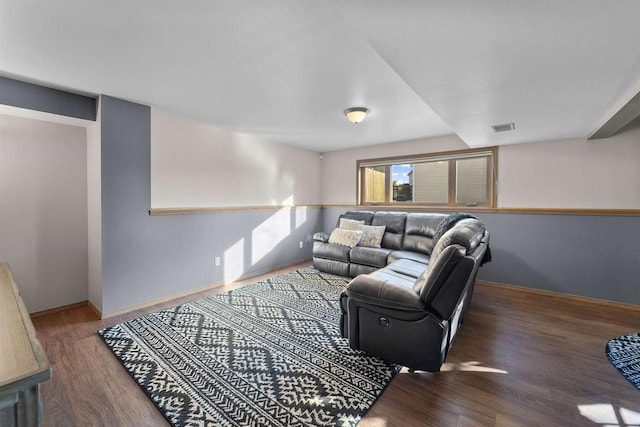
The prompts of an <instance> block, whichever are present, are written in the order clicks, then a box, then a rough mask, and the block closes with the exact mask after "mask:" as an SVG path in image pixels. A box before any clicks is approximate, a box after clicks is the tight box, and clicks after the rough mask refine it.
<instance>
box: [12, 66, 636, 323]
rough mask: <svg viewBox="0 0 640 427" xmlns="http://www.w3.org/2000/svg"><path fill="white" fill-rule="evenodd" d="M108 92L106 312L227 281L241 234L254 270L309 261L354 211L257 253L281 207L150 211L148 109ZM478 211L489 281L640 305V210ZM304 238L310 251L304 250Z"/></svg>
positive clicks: (60, 110)
mask: <svg viewBox="0 0 640 427" xmlns="http://www.w3.org/2000/svg"><path fill="white" fill-rule="evenodd" d="M7 80H11V79H6V78H0V82H1V84H3V86H2V87H0V94H2V96H0V103H5V104H8V105H15V106H20V107H23V108H33V109H36V110H41V111H44V107H43V105H46V106H48V107H46V108H47V111H48V112H52V113H55V114H63V115H64V114H66V115H71V116H74V117H77V115H74V114H72V113H69V111H70V110H73V108H72V107H70V106H68V105H67V103H69V102H71V103H73V102H75V101H71V100H70V99H69V98H67V97H66V96H62V97H60V96H58V95H59V94H58V92H61V91H53V92H51V91H52V90H50V89H47V88H42V87H40V86H36V85H30V86H23V85H20V84H14V83H11V84H9V87H10V88H11V90H15V92H11V93H12V95H11V96H10V97H8V96H7V95H6V92H4V90H5V88H6V87H7ZM26 85H28V84H26ZM18 88H22V89H24V90H18ZM33 91H36V94H35V95H34V93H33ZM38 91H41V92H39V93H37V92H38ZM63 93H64V92H63ZM36 95H37V96H36ZM69 95H71V96H72V97H75V96H77V95H72V94H69ZM41 96H42V97H45V98H46V101H42V100H41V99H40V97H41ZM104 98H105V103H104V106H103V108H105V109H106V110H105V111H103V112H102V113H101V115H102V119H103V120H104V123H103V125H102V126H103V130H102V157H103V158H102V171H103V172H102V178H103V183H102V191H103V206H102V210H103V239H104V241H103V251H104V254H103V268H104V276H103V290H102V291H103V297H104V304H103V306H102V307H98V308H99V309H101V310H102V311H103V312H104V313H106V314H108V313H110V312H113V311H117V310H121V309H124V308H126V307H129V306H132V305H136V304H139V303H143V302H146V301H149V300H153V299H156V298H161V297H164V296H168V295H172V294H176V293H179V292H183V291H188V290H190V289H194V288H197V287H199V286H203V285H206V284H210V283H216V282H220V281H222V280H224V279H225V277H226V276H225V268H226V266H225V265H223V266H221V267H219V268H214V267H213V266H212V264H213V259H212V258H213V257H214V256H220V257H223V258H224V253H225V252H226V251H227V250H229V249H230V248H238V242H243V244H242V245H241V246H242V247H241V250H240V253H242V258H243V259H242V260H241V262H240V264H241V270H242V271H243V272H244V273H245V274H252V273H258V272H261V271H264V270H268V269H270V268H273V267H276V266H279V265H283V264H289V263H292V262H295V261H301V260H304V259H308V258H310V257H311V245H310V244H309V242H308V238H309V236H310V235H311V234H313V232H315V231H321V230H324V231H330V230H332V229H333V227H334V225H335V222H336V219H337V217H338V215H339V214H340V213H341V212H343V211H344V210H345V209H344V208H326V209H310V210H308V211H307V212H306V219H305V220H304V221H302V223H300V222H299V221H295V220H294V217H295V214H293V215H291V224H290V230H289V232H288V234H287V233H285V234H286V236H285V237H282V236H283V234H282V230H280V231H279V232H276V233H274V239H273V242H274V245H273V247H272V248H271V249H272V250H271V251H269V252H268V253H267V254H266V255H265V256H264V257H263V258H261V259H259V260H255V261H254V260H252V256H253V255H252V254H253V251H254V249H255V246H256V245H255V232H254V231H255V230H258V229H264V224H269V222H270V221H271V220H272V219H273V218H274V217H275V215H276V213H275V212H274V211H244V212H226V213H215V214H199V215H173V216H155V217H151V216H149V215H148V209H149V206H150V202H149V200H150V178H149V176H150V167H149V164H150V162H149V159H150V158H149V152H150V136H149V108H148V107H146V106H142V105H137V104H132V103H129V102H125V101H120V100H117V99H114V98H109V97H104ZM74 99H75V98H74ZM478 216H479V217H480V218H481V219H482V220H483V221H484V222H485V223H486V224H487V227H488V228H489V230H490V232H491V236H492V237H491V250H492V252H493V255H494V260H493V262H491V263H490V264H487V265H485V266H484V267H483V268H482V269H481V270H480V274H479V277H480V279H482V280H489V281H494V282H498V283H506V284H514V285H519V286H526V287H531V288H537V289H544V290H550V291H556V292H563V293H567V294H574V295H582V296H587V297H593V298H601V299H605V300H611V301H619V302H625V303H630V304H636V305H640V292H639V291H638V290H637V287H636V286H637V285H636V283H637V281H638V275H639V274H640V217H620V216H581V215H532V214H501V213H483V214H479V215H478ZM267 229H268V227H267ZM300 240H302V241H305V248H304V249H299V248H298V242H299V241H300ZM234 253H238V252H237V251H235V252H234ZM236 269H237V266H236Z"/></svg>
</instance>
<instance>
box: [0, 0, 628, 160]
mask: <svg viewBox="0 0 640 427" xmlns="http://www.w3.org/2000/svg"><path fill="white" fill-rule="evenodd" d="M0 74H2V75H5V76H9V77H14V78H18V79H22V80H26V81H33V82H41V83H44V84H46V85H49V86H53V87H59V88H66V89H70V90H73V91H77V92H79V93H88V94H100V93H103V94H108V95H111V96H115V97H120V98H124V99H128V100H132V101H135V102H140V103H143V104H146V105H150V106H152V107H153V108H157V109H160V110H164V111H167V112H171V113H175V114H178V115H182V116H185V117H191V118H194V119H198V120H201V121H205V122H208V123H211V124H213V125H216V126H218V127H222V128H227V129H231V130H235V131H238V132H243V133H245V132H246V133H253V134H257V135H259V136H263V137H266V138H269V139H271V140H274V141H279V142H284V143H287V144H292V145H297V146H300V147H303V148H307V149H311V150H314V151H318V152H326V151H332V150H339V149H344V148H350V147H356V146H365V145H371V144H379V143H385V142H393V141H401V140H409V139H416V138H424V137H430V136H437V135H443V134H450V133H456V134H457V135H458V136H459V137H460V138H462V140H463V141H465V142H466V143H467V144H468V145H469V146H471V147H480V146H486V145H502V144H511V143H520V142H531V141H541V140H551V139H561V138H570V137H586V136H587V135H588V134H589V133H590V132H591V131H593V130H594V129H595V128H597V127H598V126H599V125H600V124H602V123H603V122H604V121H605V120H606V119H608V118H609V116H611V115H612V114H613V113H615V111H616V109H617V108H619V107H620V106H621V103H624V102H625V101H626V100H628V99H629V98H630V97H631V96H633V95H634V94H635V93H637V92H638V91H639V90H640V0H616V1H610V0H546V1H542V0H528V1H515V0H502V1H498V0H484V1H477V0H468V1H458V0H455V1H401V0H384V1H376V0H329V1H321V0H316V1H305V0H287V1H283V0H270V1H257V0H256V1H252V0H245V1H240V0H239V1H229V0H206V1H193V0H183V1H113V0H105V1H103V0H95V1H60V0H49V1H29V0H20V1H6V0H0ZM352 106H365V107H367V108H369V109H370V110H371V112H370V114H369V116H368V117H367V118H366V120H365V121H363V122H362V123H360V124H358V125H353V124H351V123H349V122H348V121H347V120H346V118H345V117H344V115H343V110H344V109H346V108H348V107H352ZM509 122H514V123H515V125H516V130H514V131H512V132H505V133H500V134H494V133H493V132H492V130H491V125H495V124H502V123H509Z"/></svg>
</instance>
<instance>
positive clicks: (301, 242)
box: [300, 240, 304, 249]
mask: <svg viewBox="0 0 640 427" xmlns="http://www.w3.org/2000/svg"><path fill="white" fill-rule="evenodd" d="M303 246H304V242H303V241H302V240H300V249H302V247H303Z"/></svg>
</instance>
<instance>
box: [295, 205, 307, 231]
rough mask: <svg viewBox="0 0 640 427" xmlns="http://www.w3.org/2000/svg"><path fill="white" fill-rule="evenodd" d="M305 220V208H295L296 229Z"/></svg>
mask: <svg viewBox="0 0 640 427" xmlns="http://www.w3.org/2000/svg"><path fill="white" fill-rule="evenodd" d="M305 222H307V208H306V207H301V208H298V209H296V230H297V229H298V228H300V227H302V225H303V224H304V223H305Z"/></svg>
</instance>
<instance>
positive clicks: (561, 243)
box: [323, 208, 640, 305]
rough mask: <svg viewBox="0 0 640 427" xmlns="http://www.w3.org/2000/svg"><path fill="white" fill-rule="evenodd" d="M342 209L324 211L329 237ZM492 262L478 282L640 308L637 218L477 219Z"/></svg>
mask: <svg viewBox="0 0 640 427" xmlns="http://www.w3.org/2000/svg"><path fill="white" fill-rule="evenodd" d="M346 210H349V209H347V208H327V209H324V215H323V231H327V232H329V231H331V230H332V229H333V228H334V227H335V224H336V221H337V218H338V216H339V215H340V214H341V213H342V212H344V211H346ZM477 216H478V217H479V218H480V219H481V220H482V221H483V222H484V223H485V224H486V225H487V229H488V230H489V232H490V233H491V241H490V247H491V252H492V254H493V261H492V262H490V263H489V264H485V265H484V266H483V267H482V268H481V269H480V271H479V273H478V278H479V279H480V280H487V281H491V282H497V283H504V284H510V285H517V286H524V287H528V288H535V289H542V290H548V291H554V292H561V293H565V294H572V295H580V296H585V297H590V298H599V299H604V300H609V301H617V302H623V303H628V304H635V305H640V289H639V288H638V280H639V277H640V217H637V216H634V217H624V216H604V215H603V216H591V215H536V214H508V213H479V214H478V215H477Z"/></svg>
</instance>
